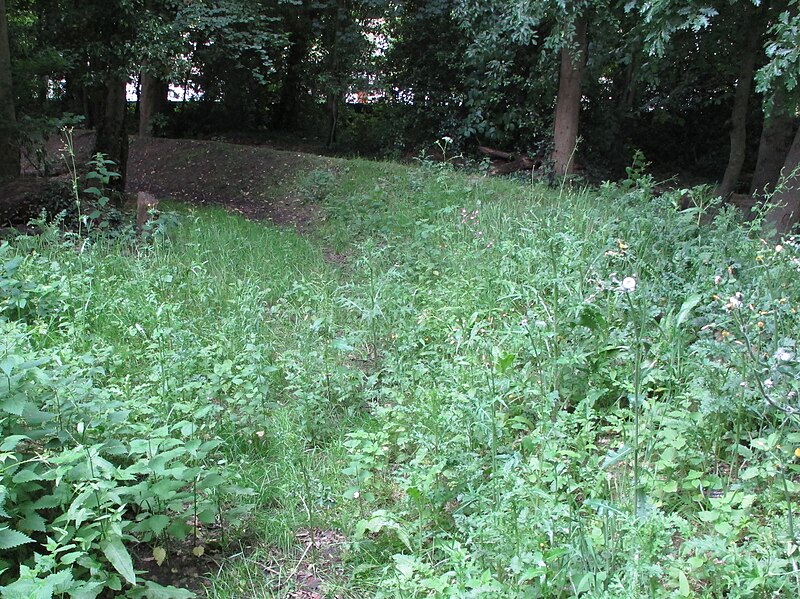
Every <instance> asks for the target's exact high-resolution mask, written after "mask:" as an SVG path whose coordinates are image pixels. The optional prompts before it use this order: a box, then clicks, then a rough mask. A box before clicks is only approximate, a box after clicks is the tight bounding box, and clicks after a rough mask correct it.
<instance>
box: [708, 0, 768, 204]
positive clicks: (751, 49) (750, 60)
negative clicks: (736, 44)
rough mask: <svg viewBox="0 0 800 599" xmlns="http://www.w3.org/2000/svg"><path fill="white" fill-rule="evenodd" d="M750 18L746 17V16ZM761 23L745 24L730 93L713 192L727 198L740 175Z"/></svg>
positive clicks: (734, 189)
mask: <svg viewBox="0 0 800 599" xmlns="http://www.w3.org/2000/svg"><path fill="white" fill-rule="evenodd" d="M753 13H754V11H753V10H749V11H747V13H746V15H748V16H750V15H753ZM747 21H750V19H747ZM761 29H762V28H761V26H760V24H755V23H752V22H748V23H747V24H746V25H745V35H746V36H747V41H746V42H745V47H744V55H743V56H742V63H741V67H740V70H739V78H738V82H737V84H736V93H735V94H734V96H733V110H732V111H731V149H730V153H729V155H728V166H727V167H726V168H725V174H724V175H723V177H722V183H720V184H719V187H717V191H716V195H718V196H721V197H722V198H723V199H727V198H728V196H730V195H731V194H732V193H734V192H736V191H737V187H738V185H739V176H740V175H741V174H742V165H743V164H744V158H745V151H746V147H747V104H748V102H749V100H750V90H751V89H752V87H753V74H754V73H755V68H756V57H757V56H758V51H759V45H760V44H759V42H760V41H761Z"/></svg>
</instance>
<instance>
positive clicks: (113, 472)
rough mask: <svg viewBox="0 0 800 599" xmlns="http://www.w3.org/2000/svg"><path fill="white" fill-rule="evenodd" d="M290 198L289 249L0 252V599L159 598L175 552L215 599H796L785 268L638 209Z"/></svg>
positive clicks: (631, 201)
mask: <svg viewBox="0 0 800 599" xmlns="http://www.w3.org/2000/svg"><path fill="white" fill-rule="evenodd" d="M298 184H299V186H300V187H301V188H302V189H304V190H305V191H306V194H307V196H309V197H312V198H313V199H314V200H315V201H319V202H320V203H322V204H323V205H324V206H325V209H326V212H327V215H328V218H327V220H326V223H325V224H324V226H322V228H321V229H319V230H318V231H317V232H316V233H315V234H314V236H313V237H312V238H301V237H299V236H297V235H296V234H295V233H293V232H290V231H286V230H276V229H272V228H269V227H266V226H263V225H260V224H256V223H249V222H246V221H244V220H242V219H240V218H238V217H236V216H232V215H229V214H226V213H224V212H222V211H219V210H213V209H209V210H206V209H203V210H197V211H191V212H187V211H184V210H181V209H177V208H176V209H177V210H178V211H179V212H180V215H179V224H178V226H177V227H176V228H175V229H174V230H172V231H171V232H169V233H167V234H165V235H160V236H156V237H154V238H153V239H151V240H150V241H149V242H148V243H142V242H139V241H125V240H121V239H120V240H108V239H98V240H96V241H95V242H93V243H76V241H75V240H74V239H69V238H64V236H63V235H61V234H59V233H58V232H57V231H49V232H48V233H47V234H45V235H44V236H41V237H36V238H33V237H29V238H22V239H18V240H15V241H13V242H11V243H10V244H9V245H7V246H4V247H3V249H2V250H1V251H2V257H0V263H1V264H2V265H3V266H2V270H0V298H1V299H2V307H1V308H2V321H1V322H0V326H1V327H2V332H3V336H2V339H3V341H2V354H0V368H2V373H3V376H2V377H0V385H2V386H1V387H0V392H1V394H2V395H1V397H2V400H0V401H2V403H1V404H0V408H2V410H3V415H2V417H0V422H1V423H2V436H3V439H2V445H0V457H2V470H0V473H1V476H2V481H1V484H2V488H1V490H2V493H0V500H1V501H0V507H2V510H0V518H2V519H3V520H2V526H0V543H2V545H0V546H2V547H3V556H4V557H3V559H4V563H3V566H2V567H4V568H5V570H4V572H3V573H2V575H0V576H2V581H3V583H4V584H5V585H6V586H5V588H4V591H3V592H4V596H9V597H17V596H20V597H28V596H35V597H39V596H45V597H49V596H51V595H56V596H57V595H58V594H59V593H68V594H69V595H70V596H73V597H92V596H97V595H98V594H99V593H101V592H106V593H109V592H110V593H111V594H114V593H116V594H121V593H123V592H127V594H128V595H129V596H181V594H180V593H179V592H178V591H176V590H168V589H167V590H164V589H163V588H162V589H158V588H156V586H155V585H154V584H153V583H147V584H149V585H150V586H149V587H145V586H143V584H142V580H143V579H146V578H147V575H146V574H145V575H144V576H142V575H138V576H137V575H136V574H135V573H134V569H135V568H136V567H138V566H140V565H141V564H139V563H138V562H137V563H134V560H132V559H131V557H130V555H129V552H128V550H129V549H131V548H135V551H134V553H135V554H136V555H143V554H146V555H148V556H149V555H152V559H153V560H155V561H158V562H159V563H160V562H161V561H165V562H166V563H169V562H170V560H171V559H176V557H175V556H176V555H177V552H178V551H179V550H181V548H184V549H185V548H187V547H188V548H189V550H190V551H191V550H194V555H196V556H198V559H199V555H200V554H202V553H203V552H204V551H209V552H217V553H218V555H219V556H220V557H219V560H218V561H219V562H220V567H218V568H217V567H216V566H215V569H214V572H213V576H212V577H211V578H210V582H209V583H208V585H207V588H206V591H207V593H208V594H209V595H210V596H214V597H262V596H263V597H269V596H291V593H292V589H293V588H303V585H304V584H307V578H306V579H301V578H300V577H298V572H300V571H305V570H307V565H308V564H314V563H317V565H318V567H317V569H315V570H313V572H314V578H315V583H314V586H313V590H314V592H317V593H320V594H321V596H325V594H326V593H327V594H328V595H329V596H351V597H368V596H386V597H517V596H518V597H571V596H576V595H581V596H587V597H651V596H652V597H667V596H687V597H688V596H701V597H702V596H705V597H765V596H794V595H797V594H800V572H798V567H797V566H798V564H797V558H798V545H800V539H798V535H797V531H796V530H795V528H796V523H795V522H794V521H793V515H794V514H795V512H796V505H795V504H796V488H797V483H796V482H795V480H796V479H797V476H798V472H800V467H799V465H800V458H798V456H800V450H798V449H797V448H798V446H800V429H798V414H797V412H796V410H797V409H798V408H799V407H800V403H799V402H798V399H797V393H798V386H800V385H799V384H798V376H797V375H798V362H797V354H796V338H797V336H798V331H800V322H798V315H797V302H798V298H800V283H798V276H797V272H798V266H800V260H799V259H798V249H797V247H796V246H795V245H794V244H793V242H792V240H791V239H789V240H785V241H784V242H783V243H782V244H780V245H777V244H776V243H774V242H767V241H764V240H762V239H760V238H759V236H758V229H757V228H756V225H755V224H744V225H743V224H740V223H738V222H737V216H736V214H735V213H734V212H732V211H729V210H721V209H719V208H718V207H715V206H713V205H711V206H709V205H708V204H709V202H708V201H707V197H706V196H705V195H704V194H705V191H704V190H702V189H696V190H684V191H682V192H676V193H675V194H673V195H667V196H661V197H659V198H653V197H652V194H651V191H650V186H649V180H648V178H647V177H637V178H636V179H635V180H630V181H628V182H627V184H626V185H624V186H623V187H617V186H614V185H605V186H603V187H602V188H601V189H600V190H588V189H586V190H580V189H564V188H562V189H556V190H552V189H546V188H543V187H536V186H534V187H531V186H529V185H527V184H521V183H517V182H511V181H489V180H486V179H484V178H480V177H469V176H464V175H460V174H456V173H453V172H450V171H449V170H448V168H447V167H446V165H445V166H441V165H440V166H438V167H425V168H416V169H414V168H407V167H401V166H397V165H389V164H377V163H369V162H362V161H353V162H348V163H346V166H341V167H339V168H337V170H336V174H335V175H334V174H333V173H331V172H327V171H316V172H312V173H310V174H307V175H305V176H303V177H302V178H301V180H300V181H299V183H298ZM687 200H688V204H690V207H689V208H688V209H684V210H679V209H677V208H676V204H677V205H680V204H681V203H682V202H683V203H684V204H685V203H687ZM331 250H335V251H336V252H338V253H339V255H345V256H347V258H348V259H347V262H346V264H345V265H344V266H338V265H337V264H336V263H331V262H328V261H326V260H325V255H326V253H329V252H330V251H331ZM331 531H336V533H337V536H335V538H337V539H338V538H340V537H341V539H344V540H343V541H341V542H340V543H338V544H337V547H335V548H331V547H327V548H320V546H319V545H320V544H319V543H316V544H315V543H314V542H313V540H314V536H315V535H318V536H319V537H320V538H330V537H331ZM309 535H310V537H311V539H312V542H310V543H309V544H308V545H306V546H303V545H302V543H299V542H298V541H297V539H299V538H303V539H307V538H308V537H309ZM137 544H138V545H137ZM298 545H300V546H299V548H298ZM126 547H127V548H128V549H126ZM142 547H145V548H146V551H145V550H142V549H141V548H142ZM334 554H335V557H331V556H332V555H334ZM134 577H135V578H136V582H137V585H136V586H132V585H131V582H133V580H134ZM304 580H305V581H306V582H303V581H304ZM43 581H44V582H43ZM34 584H35V585H38V586H36V588H37V589H40V590H38V591H35V593H41V594H31V593H32V592H34V591H32V590H31V589H33V588H34ZM43 588H45V589H49V590H45V591H41V589H43ZM103 589H106V591H103ZM109 589H110V590H111V591H109ZM122 589H125V591H123V590H122ZM15 593H16V594H15ZM48 593H50V594H48Z"/></svg>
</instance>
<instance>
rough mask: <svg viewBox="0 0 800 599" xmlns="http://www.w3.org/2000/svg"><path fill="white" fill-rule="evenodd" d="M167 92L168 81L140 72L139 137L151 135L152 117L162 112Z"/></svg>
mask: <svg viewBox="0 0 800 599" xmlns="http://www.w3.org/2000/svg"><path fill="white" fill-rule="evenodd" d="M168 93H169V83H168V82H166V81H163V80H161V79H158V78H156V77H153V76H152V75H149V74H147V73H145V72H142V75H141V91H140V93H139V137H152V136H153V117H154V116H156V115H159V114H162V113H163V112H164V109H165V108H166V107H167V101H168V96H167V94H168Z"/></svg>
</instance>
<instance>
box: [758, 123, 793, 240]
mask: <svg viewBox="0 0 800 599" xmlns="http://www.w3.org/2000/svg"><path fill="white" fill-rule="evenodd" d="M782 176H783V177H785V178H786V179H785V181H783V182H782V183H781V185H779V186H778V189H777V191H776V192H775V194H774V195H773V196H772V199H771V200H770V203H771V204H773V206H774V208H773V209H772V210H771V211H770V212H769V213H768V214H767V219H766V228H767V229H768V230H769V229H772V228H774V229H775V230H776V231H777V232H778V234H781V233H786V232H787V231H789V230H790V229H791V228H792V226H793V225H794V224H795V223H797V222H798V220H800V129H798V130H797V133H796V134H795V136H794V142H793V143H792V147H791V148H790V149H789V153H788V154H787V155H786V160H785V161H784V163H783V171H782Z"/></svg>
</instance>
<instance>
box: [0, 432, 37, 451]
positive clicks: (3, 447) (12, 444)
mask: <svg viewBox="0 0 800 599" xmlns="http://www.w3.org/2000/svg"><path fill="white" fill-rule="evenodd" d="M26 439H30V437H29V436H28V435H9V436H8V437H6V438H5V439H3V442H2V443H0V451H14V450H15V449H16V448H17V445H19V443H20V441H23V440H26Z"/></svg>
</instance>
